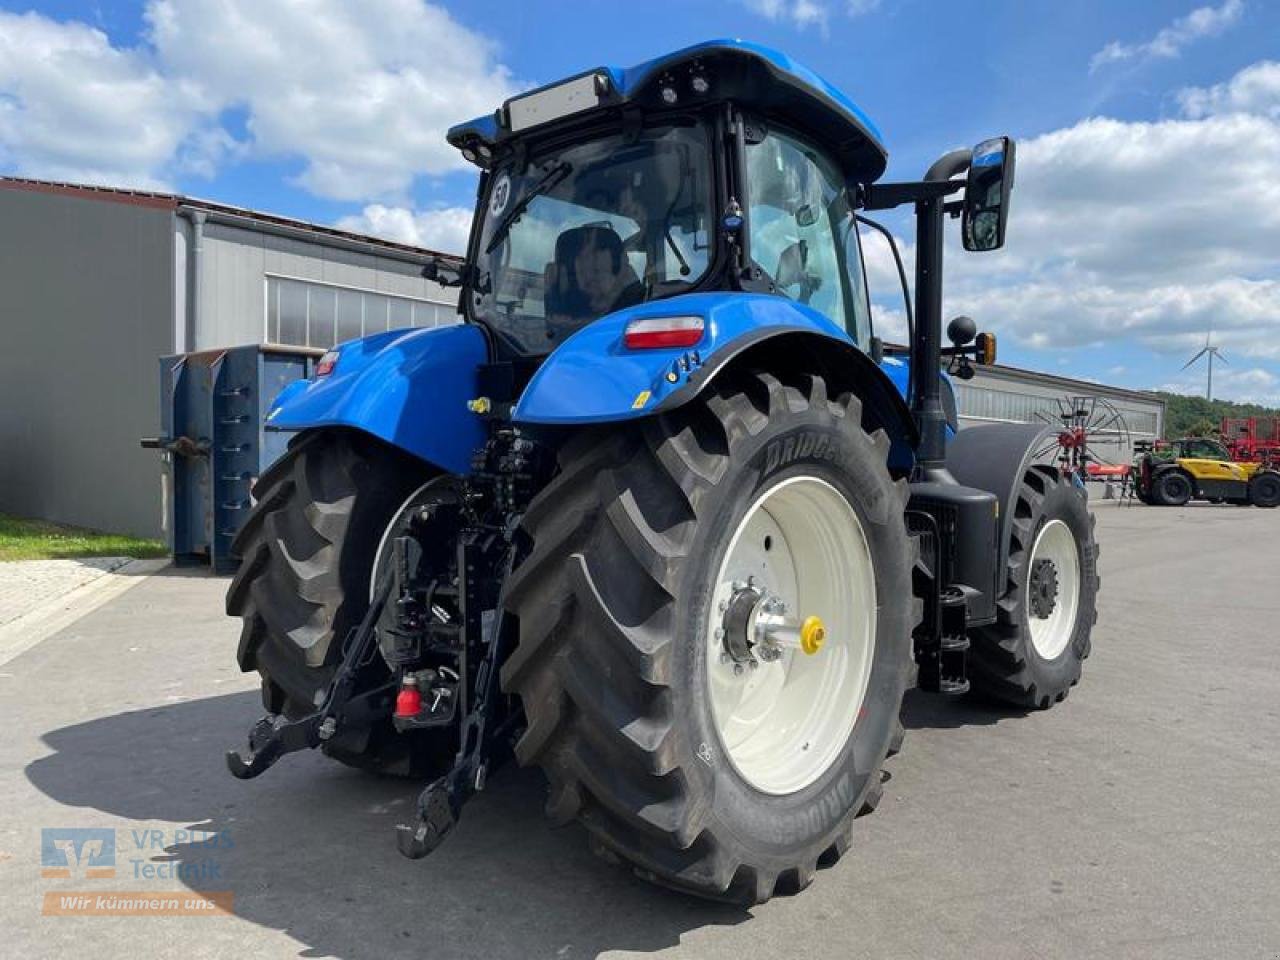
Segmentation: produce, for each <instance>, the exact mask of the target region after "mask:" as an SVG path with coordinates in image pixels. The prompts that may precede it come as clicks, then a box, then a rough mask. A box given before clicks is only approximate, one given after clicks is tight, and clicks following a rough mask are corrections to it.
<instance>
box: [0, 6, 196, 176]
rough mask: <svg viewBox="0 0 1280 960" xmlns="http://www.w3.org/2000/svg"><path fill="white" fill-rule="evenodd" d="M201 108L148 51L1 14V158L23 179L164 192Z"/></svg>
mask: <svg viewBox="0 0 1280 960" xmlns="http://www.w3.org/2000/svg"><path fill="white" fill-rule="evenodd" d="M207 109H208V104H207V103H206V102H205V101H203V100H202V99H201V97H200V96H199V95H198V94H197V93H196V92H195V91H193V90H191V89H189V88H187V87H185V86H183V85H180V84H178V85H175V84H173V83H171V82H170V80H169V78H167V77H166V76H165V75H164V74H163V73H162V72H161V71H160V69H159V68H158V66H157V65H156V64H155V63H154V61H153V59H152V57H151V56H150V54H149V52H148V51H146V50H143V49H124V48H117V47H113V46H112V45H111V42H110V41H109V40H108V38H107V36H106V35H105V34H104V33H102V32H101V31H100V30H96V29H94V28H92V27H89V26H87V25H85V24H83V23H75V22H72V23H59V22H57V21H54V20H50V19H48V18H47V17H43V16H41V15H39V14H36V13H27V14H23V15H20V16H19V15H15V14H10V13H4V12H0V157H3V158H4V159H5V160H6V162H7V163H8V165H9V166H10V167H11V168H12V169H14V170H16V171H18V172H20V173H23V174H27V175H31V176H39V177H46V178H50V179H57V180H75V181H82V182H87V183H97V184H111V185H119V186H131V187H160V186H163V185H164V183H165V181H166V179H167V176H168V171H169V167H170V164H171V162H172V160H173V158H174V156H175V155H176V154H177V153H178V152H179V151H180V150H183V149H184V148H185V147H186V146H187V145H186V144H185V141H187V140H188V138H189V137H190V136H191V134H192V131H193V129H194V128H195V126H196V124H197V123H198V122H199V120H200V118H201V117H202V116H203V115H204V114H205V112H206V111H207ZM192 146H193V147H194V145H192Z"/></svg>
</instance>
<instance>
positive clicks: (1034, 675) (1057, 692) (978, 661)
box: [968, 466, 1102, 709]
mask: <svg viewBox="0 0 1280 960" xmlns="http://www.w3.org/2000/svg"><path fill="white" fill-rule="evenodd" d="M1095 522H1096V518H1095V517H1094V516H1093V514H1091V513H1090V512H1089V509H1088V507H1087V505H1086V504H1085V501H1084V498H1083V497H1081V496H1080V495H1079V493H1077V492H1076V491H1075V490H1074V489H1073V488H1072V486H1071V484H1070V482H1069V481H1067V480H1064V479H1063V478H1062V477H1061V476H1060V475H1059V474H1058V471H1057V470H1055V469H1054V468H1052V467H1043V466H1036V467H1032V468H1031V469H1029V470H1028V471H1027V472H1026V474H1025V475H1024V477H1023V480H1022V484H1021V486H1020V487H1019V490H1018V499H1017V503H1016V505H1015V508H1014V519H1013V532H1012V542H1011V543H1010V545H1009V561H1008V565H1007V568H1006V571H1007V572H1006V593H1005V595H1004V596H1003V597H1001V599H1000V600H999V601H998V602H997V604H996V622H995V623H994V624H992V625H991V626H988V627H979V628H978V629H977V630H974V631H973V632H972V634H971V641H972V645H971V647H970V650H969V664H968V666H969V681H970V683H971V685H972V687H973V689H974V690H975V691H977V692H979V693H982V694H985V695H987V696H990V697H994V698H995V699H998V700H1003V701H1004V702H1006V703H1011V704H1014V705H1016V706H1020V707H1035V708H1040V709H1045V708H1048V707H1050V706H1052V705H1053V704H1054V703H1057V702H1059V701H1061V700H1063V699H1065V698H1066V696H1067V693H1068V691H1069V690H1070V689H1071V688H1072V687H1073V686H1075V684H1076V682H1077V681H1078V680H1079V679H1080V672H1081V669H1082V667H1083V664H1084V660H1085V658H1086V657H1088V656H1089V649H1090V634H1091V633H1092V630H1093V625H1094V623H1095V622H1097V619H1098V613H1097V593H1098V588H1099V587H1100V586H1101V584H1102V580H1101V578H1100V577H1099V576H1098V565H1097V558H1098V545H1097V543H1096V541H1095V540H1094V536H1093V528H1094V524H1095ZM1046 562H1047V565H1046ZM1073 598H1074V599H1073ZM1068 605H1069V606H1068ZM1068 611H1069V622H1063V618H1064V617H1066V616H1068ZM1055 614H1056V617H1057V619H1055Z"/></svg>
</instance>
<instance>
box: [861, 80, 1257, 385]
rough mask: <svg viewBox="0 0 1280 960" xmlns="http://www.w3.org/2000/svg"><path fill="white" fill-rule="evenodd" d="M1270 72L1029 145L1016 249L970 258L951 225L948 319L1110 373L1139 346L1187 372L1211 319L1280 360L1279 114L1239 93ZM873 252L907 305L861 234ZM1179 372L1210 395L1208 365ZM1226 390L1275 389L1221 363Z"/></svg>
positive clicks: (878, 283)
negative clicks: (1189, 100) (1150, 112)
mask: <svg viewBox="0 0 1280 960" xmlns="http://www.w3.org/2000/svg"><path fill="white" fill-rule="evenodd" d="M1260 74H1261V71H1259V70H1258V69H1257V67H1256V66H1255V67H1250V68H1247V69H1245V70H1242V71H1241V72H1240V73H1239V74H1237V75H1236V77H1234V78H1232V79H1230V80H1228V81H1227V82H1226V83H1224V84H1222V85H1221V86H1220V87H1213V88H1210V89H1211V90H1215V91H1217V90H1221V91H1223V92H1222V93H1221V94H1219V95H1215V96H1213V97H1210V98H1208V100H1207V101H1196V102H1197V103H1201V102H1205V103H1212V104H1215V105H1216V104H1217V103H1219V102H1221V103H1222V104H1223V106H1222V108H1221V110H1219V109H1218V108H1217V107H1216V106H1214V107H1213V108H1210V107H1208V106H1205V107H1203V108H1199V107H1197V108H1194V109H1193V108H1190V107H1189V108H1188V109H1187V114H1188V115H1187V116H1185V117H1183V118H1180V119H1170V120H1165V121H1160V122H1124V121H1120V120H1114V119H1108V118H1091V119H1087V120H1082V121H1081V122H1079V123H1077V124H1075V125H1073V126H1071V127H1067V128H1064V129H1061V130H1055V131H1052V132H1050V133H1046V134H1044V135H1042V136H1039V137H1033V138H1030V139H1027V140H1024V141H1022V142H1020V143H1019V144H1018V170H1017V186H1016V188H1015V190H1014V193H1013V202H1012V208H1011V218H1010V223H1009V235H1008V243H1007V246H1006V247H1005V248H1004V249H1003V250H1001V251H1000V252H998V253H991V254H982V255H974V254H967V253H965V252H964V251H963V250H961V249H960V244H959V240H958V231H956V230H950V231H948V245H947V254H946V256H947V262H946V280H945V286H944V310H945V314H944V316H947V317H949V316H953V315H955V314H957V313H967V314H969V315H970V316H972V317H973V318H974V319H975V320H977V321H978V324H979V326H980V327H981V328H988V329H993V330H995V331H997V332H998V333H999V334H1001V335H1002V336H1004V337H1006V338H1007V339H1006V342H1008V343H1012V344H1015V345H1019V346H1022V347H1025V348H1030V349H1033V350H1039V351H1054V353H1053V359H1058V358H1059V357H1060V356H1063V355H1066V356H1068V357H1069V358H1071V360H1072V365H1073V368H1074V369H1075V370H1077V371H1080V370H1087V371H1088V372H1090V373H1101V372H1104V371H1107V368H1108V367H1111V368H1112V369H1111V371H1110V372H1109V375H1111V376H1119V375H1120V374H1121V373H1130V374H1131V373H1132V371H1133V370H1134V369H1135V367H1137V366H1139V364H1137V363H1136V362H1134V361H1131V360H1130V359H1129V357H1130V356H1132V354H1133V352H1134V348H1135V347H1136V348H1138V350H1139V351H1147V352H1149V354H1153V355H1155V356H1156V357H1157V358H1164V359H1160V360H1157V363H1156V365H1157V366H1165V365H1167V368H1168V369H1169V371H1170V374H1171V375H1172V374H1175V373H1176V371H1177V368H1178V367H1180V366H1181V365H1182V363H1183V362H1185V361H1186V359H1187V358H1189V357H1190V356H1191V355H1192V354H1193V353H1194V352H1195V351H1196V350H1198V349H1199V348H1200V347H1201V346H1202V345H1203V344H1204V337H1205V333H1206V331H1207V330H1209V329H1210V328H1212V330H1213V341H1214V343H1215V344H1217V345H1219V346H1220V347H1221V348H1222V350H1223V352H1224V353H1225V354H1226V355H1227V357H1228V359H1229V360H1230V361H1231V363H1232V364H1236V365H1243V364H1246V363H1247V362H1248V360H1249V359H1250V358H1252V360H1253V361H1254V364H1255V365H1256V364H1257V363H1259V362H1262V363H1264V364H1274V363H1277V362H1280V337H1277V336H1276V332H1277V331H1278V330H1280V261H1278V260H1277V258H1276V256H1275V252H1276V251H1277V250H1280V117H1277V116H1276V115H1274V114H1273V113H1271V112H1269V110H1268V108H1267V106H1266V103H1267V101H1266V100H1265V99H1262V98H1260V97H1258V96H1249V97H1245V96H1243V95H1240V94H1236V95H1234V96H1233V95H1232V93H1231V91H1241V90H1256V89H1257V88H1258V83H1257V81H1256V79H1251V78H1256V77H1258V76H1259V75H1260ZM1246 105H1247V107H1248V108H1255V107H1256V109H1255V111H1254V112H1247V110H1246ZM1201 158H1207V159H1201ZM903 239H904V242H901V243H900V247H901V249H902V253H903V258H904V260H905V261H906V267H907V275H908V278H909V279H914V254H915V251H914V247H913V244H912V243H911V242H910V239H909V238H903ZM863 248H864V255H865V259H866V263H867V272H868V277H869V283H870V286H871V289H872V290H873V291H874V292H875V293H876V296H877V299H878V300H879V301H880V302H881V303H883V305H884V306H885V307H887V308H889V309H890V310H891V311H899V310H900V308H901V298H900V295H899V293H898V290H899V283H898V277H897V270H896V268H895V267H894V264H893V260H892V257H891V256H890V254H889V251H888V247H887V245H885V244H884V243H883V241H881V240H879V239H878V237H877V236H876V235H874V234H872V233H871V232H869V231H864V233H863ZM1061 351H1066V354H1062V353H1061ZM1050 362H1052V361H1050ZM1125 368H1127V370H1126V369H1125ZM1257 369H1262V370H1263V372H1264V373H1265V372H1266V371H1265V369H1264V368H1263V367H1257ZM1273 369H1274V368H1273ZM1277 372H1278V373H1280V370H1278V371H1277ZM1268 375H1274V374H1268ZM1251 376H1254V377H1255V378H1256V377H1257V375H1256V374H1252V375H1251ZM1182 379H1184V380H1186V381H1187V382H1186V383H1185V384H1184V387H1185V388H1187V389H1190V388H1191V387H1192V386H1194V389H1190V392H1202V391H1203V389H1204V379H1203V373H1201V374H1200V376H1199V379H1198V385H1197V383H1196V378H1195V377H1190V378H1186V377H1184V378H1182ZM1268 390H1270V393H1269V394H1268V392H1267V391H1268ZM1214 392H1215V394H1221V395H1222V396H1227V397H1234V396H1240V397H1244V396H1246V394H1247V395H1248V396H1250V397H1254V398H1262V397H1263V396H1272V397H1273V399H1274V394H1275V393H1276V392H1277V388H1276V387H1268V386H1267V384H1264V383H1247V382H1246V381H1245V379H1244V378H1243V377H1242V375H1241V374H1236V373H1233V375H1232V376H1230V377H1224V379H1223V380H1222V383H1221V389H1220V388H1219V383H1218V377H1217V371H1216V370H1215V383H1214Z"/></svg>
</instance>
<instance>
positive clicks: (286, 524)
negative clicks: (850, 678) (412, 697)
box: [227, 430, 435, 776]
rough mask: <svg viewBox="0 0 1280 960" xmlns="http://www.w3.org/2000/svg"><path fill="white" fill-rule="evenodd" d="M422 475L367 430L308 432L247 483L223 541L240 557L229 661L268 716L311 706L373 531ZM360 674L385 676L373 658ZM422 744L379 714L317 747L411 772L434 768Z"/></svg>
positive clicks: (337, 645) (334, 652)
mask: <svg viewBox="0 0 1280 960" xmlns="http://www.w3.org/2000/svg"><path fill="white" fill-rule="evenodd" d="M430 476H431V470H430V469H429V468H428V467H427V466H426V465H425V464H423V463H422V462H421V461H419V460H416V459H414V458H413V457H410V456H408V455H407V454H404V453H401V452H399V451H397V450H395V449H394V448H392V447H389V446H387V445H386V444H383V443H381V442H380V441H378V440H375V439H374V438H372V437H369V436H366V435H364V434H361V433H358V432H356V431H350V430H314V431H308V432H306V433H303V434H301V435H300V436H299V437H298V438H297V439H295V440H294V441H293V442H292V443H291V444H290V446H289V449H288V451H287V452H286V453H285V455H284V456H283V457H281V458H280V459H279V460H278V461H277V462H276V463H275V464H273V465H272V466H271V468H270V469H268V470H267V472H266V473H264V474H263V475H262V477H261V478H260V479H259V480H258V482H257V483H256V484H255V485H254V489H253V493H254V497H255V498H256V500H257V505H256V506H255V507H254V510H253V512H252V513H251V514H250V515H249V518H248V520H246V521H245V525H244V527H243V528H241V530H240V533H239V534H238V535H237V537H236V539H235V543H234V544H233V547H232V549H233V551H234V552H235V553H237V554H238V555H239V556H240V557H242V560H241V564H240V568H239V570H238V572H237V573H236V575H235V578H234V579H233V580H232V581H231V586H230V588H229V589H228V590H227V613H228V614H230V615H231V616H238V617H240V618H242V620H243V621H244V626H243V628H242V631H241V634H240V647H239V650H238V652H237V659H238V660H239V662H240V669H242V670H244V671H245V672H248V671H250V670H255V669H256V670H257V671H258V673H259V674H261V676H262V701H263V706H264V707H265V708H266V709H267V711H268V712H270V713H282V714H284V715H286V716H289V717H295V718H296V717H301V716H305V715H306V714H308V713H311V712H313V711H314V710H315V709H316V707H317V706H318V705H319V700H320V698H322V697H323V694H324V692H325V690H326V689H327V687H328V685H329V682H330V680H331V679H332V677H333V671H334V667H335V665H336V662H337V660H338V658H339V657H340V655H341V647H342V641H343V639H345V638H346V636H347V634H348V633H349V632H350V631H351V629H352V628H354V627H355V626H356V625H357V624H359V622H360V620H361V618H362V617H363V616H364V613H365V611H366V610H367V609H368V607H369V583H370V578H371V572H372V569H373V561H374V554H375V552H376V549H377V546H378V543H379V541H380V540H381V538H382V534H383V532H384V531H385V530H386V528H387V525H388V524H389V523H390V521H391V519H392V517H393V516H394V514H395V512H396V510H397V508H398V507H399V506H400V504H401V502H402V501H403V500H404V499H405V497H407V496H408V495H409V494H410V492H412V491H413V490H415V489H417V488H418V487H419V486H421V484H422V483H423V482H424V481H425V480H426V479H427V478H429V477H430ZM368 669H369V670H370V671H372V672H373V673H375V674H378V675H377V676H368V677H366V678H364V684H362V685H375V684H376V683H377V682H378V681H380V680H386V679H387V678H388V675H387V674H386V673H385V667H384V666H383V664H382V661H381V660H380V659H378V658H375V660H374V662H373V664H371V665H370V667H369V668H368ZM379 671H381V673H379ZM387 713H388V718H389V716H390V710H389V709H388V711H387ZM422 746H423V743H422V742H421V738H415V737H409V736H401V735H398V734H397V733H396V732H395V730H394V728H392V726H391V724H390V721H389V719H386V720H382V721H378V722H377V723H376V724H375V726H373V727H372V728H370V729H366V730H352V729H346V730H344V731H343V732H341V733H340V734H339V735H338V736H337V737H335V738H334V739H333V740H330V741H328V742H327V743H326V744H325V752H326V753H328V754H329V755H330V756H333V757H334V758H336V759H338V760H340V761H342V762H343V763H346V764H348V765H350V766H355V767H360V768H362V769H367V770H374V771H378V772H381V773H392V774H397V775H406V776H409V775H412V776H420V775H423V774H424V773H426V772H429V771H431V770H433V769H434V767H435V763H434V761H433V760H432V758H431V757H430V756H429V751H428V755H424V754H423V751H422V750H421V748H422Z"/></svg>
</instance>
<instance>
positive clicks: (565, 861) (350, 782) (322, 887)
mask: <svg viewBox="0 0 1280 960" xmlns="http://www.w3.org/2000/svg"><path fill="white" fill-rule="evenodd" d="M260 713H261V709H260V703H259V698H258V695H257V693H237V694H231V695H227V696H221V697H212V698H208V699H203V700H194V701H189V702H184V703H180V704H175V705H172V706H163V707H156V708H152V709H146V710H139V711H135V712H131V713H122V714H117V715H115V716H110V717H104V718H101V719H97V720H93V721H90V722H88V723H82V724H77V725H75V726H69V727H64V728H62V729H59V730H54V731H51V732H49V733H47V734H45V735H44V738H43V739H44V743H45V744H46V745H47V746H48V747H49V748H50V750H52V751H53V752H52V753H51V754H50V755H49V756H47V757H44V758H42V759H40V760H36V761H34V762H32V763H31V764H30V765H28V767H27V768H26V774H27V777H28V779H29V780H30V781H31V783H32V784H34V785H35V786H36V787H37V788H38V789H39V790H41V791H42V792H44V793H45V794H47V795H48V796H49V797H51V798H53V799H54V800H56V801H58V802H59V803H62V804H65V805H68V806H72V807H85V808H91V809H94V810H99V811H103V812H105V813H108V814H110V815H112V816H115V817H119V818H121V820H123V821H126V822H123V823H121V824H119V825H118V831H117V836H118V838H119V839H118V844H119V845H120V847H119V848H118V850H117V862H118V863H119V867H120V869H121V870H122V875H123V876H125V877H129V878H132V877H133V876H134V867H133V865H132V864H131V863H130V861H131V860H133V859H141V860H143V861H144V862H145V861H153V862H156V863H159V864H169V866H167V867H165V869H166V870H167V871H170V872H171V873H172V874H174V875H176V876H177V879H168V880H163V881H162V880H157V881H153V882H154V884H155V889H156V890H157V891H160V890H165V889H167V890H173V889H175V888H180V887H181V886H182V885H184V884H185V885H186V886H189V887H191V888H192V889H202V890H230V891H232V892H233V895H234V912H235V914H236V915H237V916H238V917H239V918H241V919H243V920H248V921H250V922H252V923H256V924H260V925H262V926H264V927H267V928H270V929H274V930H280V931H283V932H284V933H286V934H287V935H288V936H290V937H292V938H294V939H295V940H297V941H298V942H299V944H300V945H301V948H300V955H302V956H308V957H310V956H314V957H321V956H324V957H329V956H332V957H339V958H344V960H347V958H365V957H369V958H377V960H386V958H387V957H388V956H416V957H447V958H450V960H453V958H464V957H476V958H481V957H483V958H500V957H521V958H525V957H595V956H597V955H598V954H600V953H602V952H605V951H609V950H631V951H640V952H648V951H656V950H660V949H663V948H667V947H671V946H674V945H676V944H678V943H679V942H680V940H681V938H682V936H684V935H685V934H686V933H688V932H690V931H693V930H697V929H699V928H702V927H707V926H716V925H732V924H737V923H740V922H742V921H743V920H746V919H748V918H749V917H750V914H749V913H748V912H747V911H746V910H743V909H740V908H735V907H728V906H723V905H718V904H711V903H707V902H704V901H699V900H694V899H691V898H688V897H683V896H679V895H677V894H673V893H669V892H667V891H663V890H660V889H658V888H655V887H652V886H650V885H649V884H646V883H644V882H642V881H640V880H638V879H636V878H635V877H633V876H632V875H631V874H630V873H629V872H627V871H625V870H623V869H622V868H620V867H617V866H614V865H611V864H608V863H606V862H604V861H602V860H600V859H598V858H597V857H595V856H593V855H592V854H591V853H590V852H589V851H588V849H587V843H586V838H585V835H584V834H583V832H582V830H581V829H580V828H578V827H568V828H564V829H561V830H553V829H551V828H550V827H549V826H548V825H547V822H546V820H545V819H544V817H543V814H542V806H543V802H544V799H545V788H544V785H543V781H542V778H541V775H540V774H538V773H536V772H532V771H522V770H519V769H517V768H515V767H507V768H504V769H503V770H501V771H500V772H499V773H498V774H496V775H495V776H494V777H493V778H492V779H491V781H490V783H489V787H488V789H487V790H486V791H485V792H484V793H483V794H481V795H480V796H479V797H477V798H476V799H475V800H473V801H472V802H471V803H470V804H469V805H468V806H467V807H466V809H465V811H464V813H463V816H462V818H461V821H460V822H459V825H458V827H457V829H456V831H455V833H454V835H453V836H452V837H450V838H449V840H448V842H447V843H445V844H444V846H442V847H441V848H440V849H439V850H437V851H436V852H435V853H434V854H433V855H432V856H430V857H429V858H427V859H426V860H422V861H417V862H414V861H409V860H406V859H404V858H403V857H401V856H400V855H399V853H398V852H397V851H396V845H395V825H396V823H397V822H398V821H400V820H401V819H403V818H405V817H406V816H407V815H408V813H409V812H410V811H411V810H412V808H413V802H414V799H415V798H416V796H417V793H418V790H419V789H420V786H421V785H420V784H417V783H414V782H409V781H402V780H394V779H389V778H379V777H375V776H371V775H368V774H363V773H360V772H357V771H352V770H348V769H346V768H344V767H342V766H340V765H339V764H337V763H335V762H333V761H331V760H329V759H328V758H326V757H323V756H321V755H319V754H316V753H304V754H298V755H294V756H288V757H285V758H283V759H282V760H281V761H280V763H279V764H277V766H275V767H274V768H272V769H271V770H269V771H267V772H266V773H265V774H264V775H263V776H261V777H260V778H258V779H256V780H253V781H248V782H242V781H237V780H235V779H233V778H232V777H231V776H230V774H229V773H227V771H226V768H225V766H224V762H223V752H224V751H225V750H226V749H227V748H228V747H232V746H239V745H240V744H241V742H242V738H243V737H244V736H245V733H246V731H247V729H248V726H249V724H250V723H251V722H252V720H253V719H254V718H256V717H257V716H258V715H259V714H260ZM144 827H154V828H159V829H163V830H165V831H166V836H167V837H169V838H170V839H169V841H168V842H169V844H170V845H169V846H168V847H167V848H158V849H155V850H136V849H133V846H134V840H133V834H132V832H131V831H132V830H134V829H137V830H141V829H142V828H144ZM181 828H192V829H196V830H201V831H210V832H216V833H218V834H219V842H218V845H217V846H211V845H209V844H205V843H174V842H173V839H172V836H173V830H174V829H181ZM121 861H123V862H121ZM215 873H216V876H214V875H211V874H215ZM246 948H247V949H246V953H248V954H252V953H254V950H253V948H252V947H251V946H249V945H246Z"/></svg>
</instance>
